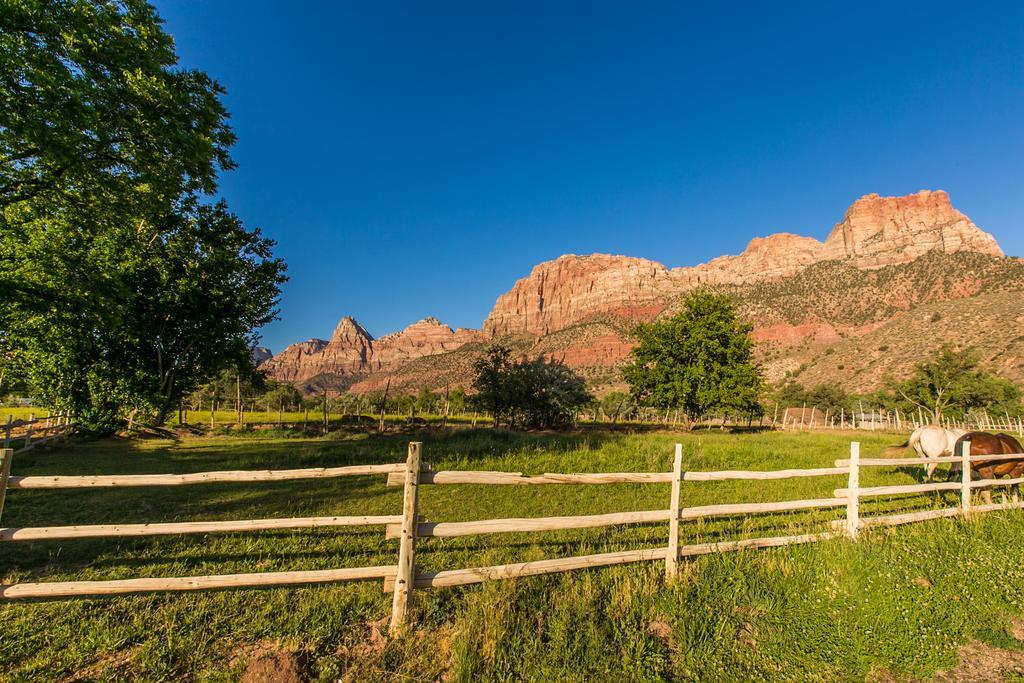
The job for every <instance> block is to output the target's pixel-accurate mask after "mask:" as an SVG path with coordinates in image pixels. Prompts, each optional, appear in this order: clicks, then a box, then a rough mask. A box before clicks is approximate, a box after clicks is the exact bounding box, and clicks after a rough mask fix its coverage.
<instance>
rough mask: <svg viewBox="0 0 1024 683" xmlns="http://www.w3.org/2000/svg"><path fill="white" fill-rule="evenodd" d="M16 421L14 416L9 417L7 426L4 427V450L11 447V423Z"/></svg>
mask: <svg viewBox="0 0 1024 683" xmlns="http://www.w3.org/2000/svg"><path fill="white" fill-rule="evenodd" d="M13 419H14V416H13V415H8V416H7V424H6V425H4V448H5V449H6V448H10V447H11V421H12V420H13Z"/></svg>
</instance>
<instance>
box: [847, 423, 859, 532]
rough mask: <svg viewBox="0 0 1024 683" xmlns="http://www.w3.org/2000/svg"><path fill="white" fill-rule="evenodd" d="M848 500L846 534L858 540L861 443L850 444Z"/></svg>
mask: <svg viewBox="0 0 1024 683" xmlns="http://www.w3.org/2000/svg"><path fill="white" fill-rule="evenodd" d="M846 488H847V491H848V494H847V495H848V498H847V500H846V532H847V533H848V534H849V535H850V538H852V539H854V540H856V539H857V529H858V528H859V527H860V442H859V441H851V442H850V478H849V481H848V482H847V484H846Z"/></svg>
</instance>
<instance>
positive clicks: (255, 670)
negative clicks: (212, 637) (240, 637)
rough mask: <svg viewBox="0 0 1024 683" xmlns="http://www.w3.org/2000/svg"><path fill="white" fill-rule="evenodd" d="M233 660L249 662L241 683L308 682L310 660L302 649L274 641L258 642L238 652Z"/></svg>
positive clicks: (243, 672)
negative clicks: (283, 646)
mask: <svg viewBox="0 0 1024 683" xmlns="http://www.w3.org/2000/svg"><path fill="white" fill-rule="evenodd" d="M232 659H233V660H239V659H244V660H246V661H247V662H248V663H247V664H246V666H245V670H244V671H242V677H241V678H240V679H239V680H240V681H241V683H306V681H308V680H309V661H308V659H307V657H306V655H305V653H303V652H302V651H301V650H286V649H282V648H281V647H280V646H279V645H276V644H274V643H257V644H255V645H252V646H249V647H247V648H244V649H243V650H241V651H239V652H237V653H236V654H235V656H234V657H232Z"/></svg>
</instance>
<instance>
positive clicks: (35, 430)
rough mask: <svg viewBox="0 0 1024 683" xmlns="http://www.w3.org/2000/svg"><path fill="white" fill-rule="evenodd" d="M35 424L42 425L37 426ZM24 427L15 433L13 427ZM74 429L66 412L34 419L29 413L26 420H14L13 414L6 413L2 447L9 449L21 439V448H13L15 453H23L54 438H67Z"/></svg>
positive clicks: (69, 415)
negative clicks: (21, 430)
mask: <svg viewBox="0 0 1024 683" xmlns="http://www.w3.org/2000/svg"><path fill="white" fill-rule="evenodd" d="M36 425H43V426H42V427H37V426H36ZM22 428H24V433H21V434H15V432H14V430H15V429H19V430H20V429H22ZM74 429H75V424H74V422H73V421H72V418H71V414H70V413H67V412H63V411H61V412H58V413H51V414H50V415H47V416H46V417H42V418H39V419H36V417H35V415H30V416H29V419H28V420H19V421H18V422H17V424H15V422H14V416H12V415H8V416H7V422H6V424H4V445H3V447H4V449H11V448H12V444H13V442H14V441H17V440H19V439H20V440H21V441H22V445H21V448H17V449H13V450H14V452H15V453H23V452H25V451H27V450H31V449H33V448H35V447H37V446H41V445H42V444H44V443H48V442H50V441H53V440H55V439H64V438H67V436H68V435H69V434H71V433H72V432H73V431H74Z"/></svg>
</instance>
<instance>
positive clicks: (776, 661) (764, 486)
mask: <svg viewBox="0 0 1024 683" xmlns="http://www.w3.org/2000/svg"><path fill="white" fill-rule="evenodd" d="M409 438H410V437H409V436H408V435H403V436H396V435H391V436H366V435H361V434H350V435H344V434H341V433H334V434H331V435H330V436H328V437H326V438H317V439H314V438H298V437H294V436H288V435H284V434H274V433H263V434H255V435H254V434H250V435H237V436H231V437H218V438H195V439H186V440H182V441H178V442H172V441H166V440H151V441H115V440H110V441H97V442H79V443H72V444H70V445H68V446H66V447H59V448H54V449H53V450H49V451H47V450H39V451H33V452H30V453H26V454H24V455H21V456H18V459H17V460H16V461H15V464H14V468H13V469H14V473H15V474H21V475H43V474H86V473H162V472H197V471H205V470H219V469H255V468H267V467H273V468H288V467H309V466H332V465H347V464H362V463H394V462H400V461H402V460H403V459H404V455H405V449H406V442H407V440H408V439H409ZM417 438H420V439H421V440H422V441H424V460H426V461H427V462H429V463H431V465H432V466H433V467H434V468H435V469H442V468H444V469H493V470H506V471H522V472H525V473H528V474H534V473H542V472H546V471H550V472H573V471H594V472H600V471H668V470H670V469H671V462H672V449H673V444H674V443H675V442H677V441H681V442H682V443H683V444H684V454H685V455H684V469H691V470H700V469H705V470H706V469H739V468H744V469H781V468H790V467H819V466H829V465H830V464H831V462H832V461H833V460H834V459H836V458H844V457H847V453H848V452H849V441H850V438H851V436H850V435H844V434H806V433H805V434H792V433H786V434H782V433H760V434H759V433H750V434H729V433H722V432H718V431H713V432H698V433H694V434H669V433H649V434H639V435H638V434H634V435H627V434H622V433H611V432H593V433H584V434H573V435H524V434H510V433H507V432H501V431H499V432H492V431H490V430H463V431H460V432H456V433H451V434H446V435H445V434H440V433H438V432H430V433H424V434H422V435H419V436H417ZM857 438H858V439H860V441H861V442H862V444H863V445H862V455H863V456H864V457H870V456H874V455H878V454H880V453H881V451H882V449H883V448H884V447H885V446H888V445H891V444H892V443H893V441H894V440H895V439H894V437H893V436H892V435H871V434H859V435H857ZM919 477H920V472H919V471H918V470H900V469H890V470H879V469H874V470H863V471H862V485H871V484H875V483H913V482H915V481H916V480H917V479H918V478H919ZM384 479H385V478H384V477H383V476H376V477H356V478H348V479H335V480H319V481H318V480H311V481H299V482H279V483H264V484H232V485H227V484H224V485H222V484H215V485H197V486H188V487H169V488H151V489H145V488H139V489H112V490H100V489H82V490H55V491H42V490H34V491H19V490H15V491H11V492H10V493H9V495H8V497H7V502H6V507H5V509H4V511H3V526H5V527H11V526H48V525H66V524H98V523H112V522H125V523H139V522H169V521H188V520H209V519H245V518H257V517H290V516H309V515H351V514H397V513H398V512H399V511H400V509H401V500H400V499H401V489H400V488H387V487H386V486H385V481H384ZM844 485H845V479H844V478H843V477H826V478H814V479H792V480H782V481H769V482H739V481H731V482H693V483H691V482H686V483H684V485H683V494H682V495H683V504H684V505H699V504H710V503H721V502H750V501H758V500H762V501H768V500H786V499H792V498H818V497H829V496H830V495H831V492H832V489H834V488H837V487H842V486H844ZM420 496H421V505H420V510H421V513H422V514H423V515H424V516H425V517H426V518H427V519H429V520H431V521H445V520H449V521H457V520H471V519H486V518H493V517H507V516H524V517H526V516H545V515H570V514H589V513H601V512H616V511H625V510H646V509H664V508H667V507H668V498H669V487H668V485H667V484H647V485H605V486H530V487H512V486H509V487H501V486H486V487H485V486H424V487H422V488H421V491H420ZM955 501H956V492H953V493H952V494H950V495H948V496H946V497H945V498H944V499H940V498H939V497H938V494H937V495H936V496H934V497H933V496H918V497H914V498H907V497H903V498H900V499H890V500H876V499H870V500H865V501H863V502H862V515H863V516H869V515H873V514H880V513H884V512H888V511H895V510H905V509H911V508H921V507H930V506H937V505H950V504H954V503H955ZM842 512H843V511H842V509H837V510H835V511H816V512H811V513H786V514H776V515H771V516H759V517H756V518H747V519H745V518H727V519H722V520H715V521H702V522H700V523H684V525H683V530H682V534H683V542H686V543H691V542H697V541H701V542H702V541H711V540H720V539H734V538H743V537H754V536H766V535H782V534H787V533H795V532H798V531H802V530H818V529H822V528H825V526H826V525H827V523H828V521H830V520H833V519H837V518H839V517H840V516H841V515H842ZM1022 521H1024V517H1022V516H1021V514H1020V513H1017V512H1003V513H990V514H988V515H985V516H984V517H982V518H980V519H972V520H967V521H964V520H958V519H954V520H945V521H935V522H926V523H922V524H917V525H910V526H904V527H899V528H896V529H891V530H881V531H873V532H867V533H864V534H863V535H862V538H861V539H860V540H859V541H858V542H857V543H856V544H854V543H853V542H851V541H849V540H845V539H843V540H836V541H830V542H825V543H818V544H814V545H808V546H792V547H787V548H781V549H774V550H752V551H744V552H738V553H729V554H724V555H719V556H706V557H702V558H699V559H697V560H695V561H692V562H688V563H687V564H686V566H685V571H684V576H683V578H682V580H681V581H679V582H678V583H677V584H674V585H672V586H665V585H664V581H663V574H664V567H663V564H662V563H648V564H644V565H632V566H622V567H614V568H603V569H595V570H589V571H581V572H573V573H568V574H559V575H552V576H545V577H534V578H528V579H516V580H511V581H502V582H490V583H486V584H483V585H477V586H468V587H464V588H457V589H434V590H423V591H417V592H416V593H415V601H416V606H415V613H416V619H417V622H416V623H417V626H416V628H415V630H414V631H413V632H412V633H411V634H410V635H409V636H407V637H404V638H402V639H399V640H396V641H392V642H385V641H383V640H382V639H380V638H378V637H377V636H376V635H375V631H376V629H378V628H381V627H382V626H383V625H384V624H386V618H387V616H388V614H389V612H390V602H391V598H390V595H386V594H384V593H382V591H381V585H380V583H379V582H363V583H348V584H337V585H329V586H316V587H305V588H294V589H267V590H233V591H217V592H205V593H194V594H174V595H168V594H154V595H141V596H129V597H121V598H110V599H89V600H74V601H58V602H36V603H25V602H23V603H5V604H2V605H0V677H2V680H8V681H38V680H54V681H56V680H122V679H129V680H131V679H135V680H147V681H149V680H183V679H185V680H204V681H231V680H238V678H239V676H240V675H241V673H242V671H243V670H244V669H245V667H246V664H247V661H248V660H249V659H250V658H251V657H252V656H253V653H255V652H261V651H266V650H287V651H300V652H301V653H302V661H303V662H304V663H305V666H306V667H307V668H308V672H309V675H310V678H311V679H312V680H318V681H332V680H338V679H339V678H344V680H359V681H361V680H437V679H440V678H447V679H452V680H467V681H468V680H580V681H583V680H608V679H627V680H736V681H739V680H826V681H831V680H864V679H865V678H868V679H879V680H891V678H889V679H886V678H885V677H887V676H890V677H895V679H896V680H900V679H906V678H928V677H930V676H932V675H933V674H934V673H935V672H936V671H937V670H939V669H944V668H951V667H953V666H955V665H956V662H957V647H958V646H959V645H960V644H963V643H965V642H967V641H969V640H971V639H974V638H980V639H982V640H983V641H985V642H990V643H993V644H996V645H1001V646H1006V647H1016V645H1015V643H1016V642H1017V641H1016V640H1014V639H1013V638H1012V637H1010V636H1009V635H1008V634H1009V632H1010V631H1009V629H1010V624H1011V620H1012V619H1014V618H1016V617H1018V616H1020V615H1021V614H1022V613H1024V581H1022V579H1024V569H1022V568H1021V565H1020V558H1021V557H1022V556H1024V531H1022V526H1021V522H1022ZM666 538H667V525H647V526H637V527H628V528H607V529H595V530H582V531H559V532H547V533H541V534H498V535H488V536H476V537H465V538H452V539H423V540H421V541H420V542H419V546H418V555H417V560H418V565H419V568H420V569H421V570H426V571H432V570H440V569H453V568H461V567H471V566H483V565H490V564H498V563H503V562H516V561H525V560H534V559H542V558H554V557H562V556H570V555H578V554H585V553H593V552H605V551H612V550H622V549H629V548H640V547H657V546H663V545H664V544H665V542H666ZM396 554H397V541H385V540H384V538H383V529H381V528H380V527H373V528H370V527H366V528H354V529H322V530H302V531H267V532H253V533H225V534H213V535H207V536H195V535H193V536H166V537H155V538H138V539H107V540H79V541H62V542H56V541H52V542H34V543H6V544H4V545H3V546H0V576H2V578H3V580H4V582H5V583H11V582H18V581H61V580H97V579H117V578H131V577H139V576H148V577H156V576H189V575H200V574H226V573H236V572H254V571H281V570H294V569H326V568H334V567H344V566H359V565H377V564H393V563H394V562H395V558H396Z"/></svg>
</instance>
